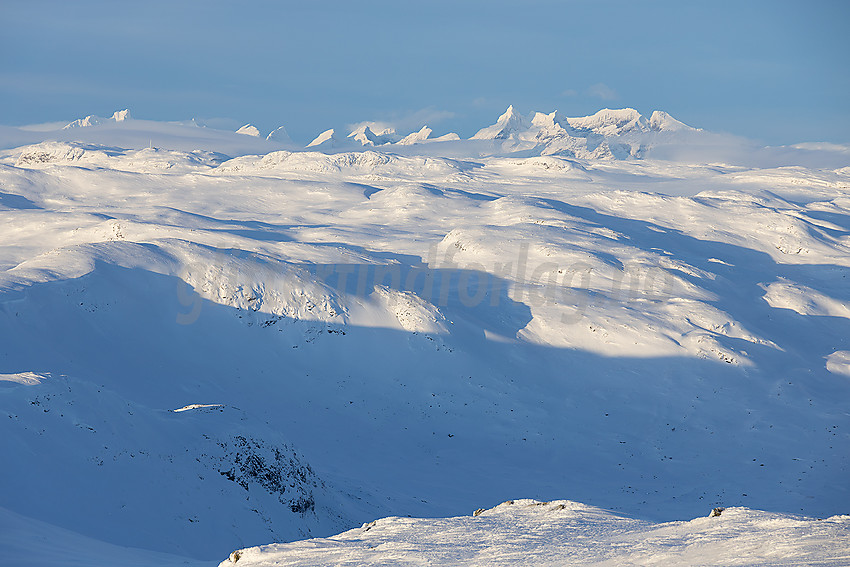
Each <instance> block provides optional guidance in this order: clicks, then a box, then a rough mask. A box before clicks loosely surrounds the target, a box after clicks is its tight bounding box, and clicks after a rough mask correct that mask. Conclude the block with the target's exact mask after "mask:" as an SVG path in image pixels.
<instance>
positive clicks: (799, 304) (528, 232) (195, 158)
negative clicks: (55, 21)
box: [0, 107, 850, 565]
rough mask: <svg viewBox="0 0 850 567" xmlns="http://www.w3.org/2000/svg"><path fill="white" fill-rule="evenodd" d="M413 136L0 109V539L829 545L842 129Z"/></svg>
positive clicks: (223, 552)
mask: <svg viewBox="0 0 850 567" xmlns="http://www.w3.org/2000/svg"><path fill="white" fill-rule="evenodd" d="M431 133H432V130H431V129H430V128H429V127H427V125H426V126H423V127H422V129H420V130H419V131H417V132H414V133H396V132H394V131H391V130H381V131H379V132H375V131H372V130H371V129H370V128H369V127H368V126H365V125H364V126H361V127H359V128H358V129H357V130H355V131H354V132H352V133H351V135H347V134H345V133H344V132H341V131H340V132H336V131H334V130H328V131H327V132H324V133H323V134H322V135H320V136H319V138H317V140H315V141H314V142H313V143H311V147H309V148H299V147H296V146H295V144H294V143H293V142H292V140H290V139H289V137H288V135H287V134H286V130H285V128H283V127H281V128H278V129H277V130H275V131H274V132H272V133H268V134H267V133H264V132H260V131H259V130H258V129H257V128H255V127H254V126H252V125H250V124H248V125H245V126H244V127H242V128H240V131H239V132H223V131H218V130H213V129H210V128H204V127H201V126H198V125H197V124H195V123H192V122H189V123H158V122H150V121H145V120H137V119H133V118H131V116H130V113H129V112H127V111H119V112H116V113H115V114H114V115H113V117H112V118H111V119H105V118H98V117H96V116H89V117H86V118H84V119H80V120H78V121H75V122H73V123H72V124H70V125H69V127H68V128H64V129H60V130H50V131H46V130H44V129H22V128H10V127H0V148H2V149H0V338H2V341H0V345H2V346H0V424H2V425H0V427H2V435H0V451H2V453H3V454H4V455H7V459H6V461H5V465H4V466H3V467H0V486H2V491H0V512H2V514H0V522H2V528H3V529H2V531H0V533H2V534H4V535H0V550H2V551H3V552H4V553H3V555H4V557H10V558H15V560H14V561H17V562H18V563H15V562H14V561H12V562H11V563H10V564H36V565H40V564H45V565H58V564H67V565H76V564H86V565H97V564H98V561H100V562H102V563H103V564H116V563H121V564H128V565H129V564H160V565H165V564H170V562H172V561H173V562H176V563H180V562H182V561H186V562H189V563H190V564H193V563H198V562H202V563H204V564H215V563H217V562H218V561H220V560H221V559H222V558H223V557H226V556H227V555H228V554H229V553H231V551H233V550H234V549H242V548H249V549H248V550H247V551H245V552H244V553H243V554H242V558H241V559H240V564H242V562H243V561H244V562H245V564H246V565H249V564H257V565H265V564H268V565H272V564H281V565H289V564H293V565H294V564H317V563H318V564H336V563H338V562H340V561H350V562H353V563H357V564H360V563H365V564H369V563H370V562H372V564H378V563H381V562H384V563H386V562H392V561H398V562H409V563H410V564H417V563H418V562H427V561H431V562H434V563H442V564H452V563H461V564H474V563H475V562H478V563H479V564H513V563H516V562H518V561H519V562H525V563H527V564H541V563H543V564H545V563H546V562H551V563H553V564H559V563H560V564H564V563H570V564H604V563H605V562H609V563H610V564H623V563H628V562H632V563H635V564H652V563H653V562H655V563H659V564H677V563H676V562H678V564H694V563H700V564H753V565H755V564H758V565H765V564H777V565H783V564H795V563H794V562H796V564H800V563H806V564H830V565H840V564H846V563H847V561H848V558H847V557H846V552H845V551H842V550H846V549H847V548H850V538H848V533H847V516H846V514H848V512H850V492H848V483H847V478H850V413H848V410H847V407H848V406H847V402H848V400H850V285H848V279H850V278H848V276H850V150H848V148H845V147H843V146H835V145H822V144H800V145H797V146H793V147H779V148H776V147H773V148H771V147H767V148H765V147H759V146H758V145H756V144H755V143H753V142H750V141H748V140H742V139H738V138H733V137H730V136H725V135H718V134H714V133H710V132H705V131H702V130H698V129H695V128H691V127H689V126H687V125H684V124H682V123H681V122H679V121H677V120H676V119H674V118H673V117H671V116H669V115H667V114H666V113H663V112H655V113H653V114H652V115H651V116H650V118H645V117H644V116H642V115H640V114H639V113H637V112H636V111H634V110H631V109H623V110H604V111H600V112H599V113H597V114H595V115H593V116H589V117H580V118H566V117H563V116H561V115H559V114H558V113H557V112H553V113H550V114H543V113H535V114H531V115H521V114H520V113H518V112H517V111H516V110H515V109H513V108H512V107H511V108H509V109H508V111H507V112H506V113H505V114H504V115H502V116H501V117H499V119H498V120H497V121H496V123H495V124H493V125H492V126H489V127H486V128H483V129H482V130H480V131H479V132H478V133H477V134H475V136H473V138H472V139H468V140H462V139H459V137H458V136H456V135H444V136H439V137H435V138H432V137H431ZM517 496H523V497H528V498H537V499H540V500H545V499H551V498H569V499H571V501H556V502H552V503H550V504H541V505H536V504H535V505H532V504H534V503H533V502H532V501H525V500H522V501H516V502H517V503H518V504H516V505H500V506H498V507H496V508H494V509H492V510H489V511H487V512H484V513H482V514H480V515H479V516H476V517H474V518H472V517H460V518H452V516H461V515H468V513H469V512H470V511H471V510H474V509H478V508H480V507H482V506H484V507H487V506H492V505H494V504H495V503H497V502H501V501H504V500H505V498H508V497H517ZM572 501H580V502H584V503H585V504H586V505H582V504H577V503H575V502H572ZM559 505H563V508H558V506H559ZM592 506H598V507H599V508H593V507H592ZM714 507H726V508H727V511H726V512H724V513H723V514H722V515H721V516H720V517H716V518H702V517H701V516H704V515H705V513H706V512H707V511H708V510H711V509H712V508H714ZM603 509H605V510H610V512H607V511H604V510H603ZM756 510H763V512H758V511H756ZM842 514H845V516H841V515H842ZM386 516H392V518H389V519H386V520H380V521H379V522H378V523H377V524H375V525H374V527H373V528H372V529H370V530H368V532H366V531H364V529H355V530H352V531H345V530H350V529H351V528H352V527H354V526H358V525H361V524H363V523H368V522H371V521H373V520H375V518H380V517H386ZM407 516H412V517H422V518H435V517H442V518H447V519H444V520H433V519H432V520H426V519H423V520H415V519H412V518H411V519H404V517H407ZM695 517H697V518H698V519H697V520H693V521H691V522H679V521H678V520H682V519H684V518H695ZM628 518H635V519H628ZM815 518H825V519H824V520H822V521H817V520H816V519H815ZM670 522H673V523H670ZM517 530H519V531H517ZM340 532H343V533H342V535H340V536H337V537H334V538H330V539H321V538H326V537H329V536H332V535H333V534H337V533H340ZM520 532H522V533H524V534H526V535H527V534H530V533H533V534H540V535H535V536H534V538H531V539H529V538H527V537H525V536H521V535H518V534H519V533H520ZM5 534H16V535H5ZM45 534H47V536H49V538H50V540H51V541H52V542H54V543H53V544H52V545H54V546H55V554H54V553H53V552H51V553H50V554H41V555H37V554H35V552H34V551H32V548H33V547H34V546H38V545H42V544H40V543H38V542H40V541H43V540H44V539H45V537H47V536H46V535H45ZM310 538H319V539H310ZM296 540H305V541H303V542H301V543H291V544H283V545H279V546H266V547H262V548H255V547H253V546H258V545H265V544H269V543H271V542H293V541H296ZM63 542H67V545H66V544H65V543H63ZM63 546H64V547H63ZM370 546H372V547H371V548H370ZM376 546H377V547H376ZM51 549H54V548H51ZM63 549H64V551H63ZM86 550H87V551H86ZM91 550H100V551H98V552H97V553H93V552H91ZM163 554H165V555H163ZM842 554H844V555H842ZM122 557H123V559H121V558H122ZM2 561H3V560H2V559H0V564H2ZM10 561H11V560H10ZM28 561H29V562H30V563H27V562H28ZM63 562H64V563H63ZM133 562H135V563H133ZM251 562H254V563H251ZM276 562H277V563H276ZM299 562H300V563H299ZM736 562H737V563H736Z"/></svg>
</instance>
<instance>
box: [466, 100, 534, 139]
mask: <svg viewBox="0 0 850 567" xmlns="http://www.w3.org/2000/svg"><path fill="white" fill-rule="evenodd" d="M530 125H531V124H530V121H529V120H528V119H526V118H525V117H524V116H522V115H521V114H519V113H518V112H517V111H516V110H515V109H514V106H513V105H510V106H508V109H507V110H506V111H505V112H504V114H502V115H501V116H499V119H498V120H496V123H495V124H493V125H491V126H487V127H486V128H482V129H481V130H479V131H478V132H477V133H476V134H475V135H474V136H472V138H471V139H472V140H506V139H508V138H511V137H512V135H515V134H516V133H518V132H521V131H523V130H527V129H528V128H529V126H530Z"/></svg>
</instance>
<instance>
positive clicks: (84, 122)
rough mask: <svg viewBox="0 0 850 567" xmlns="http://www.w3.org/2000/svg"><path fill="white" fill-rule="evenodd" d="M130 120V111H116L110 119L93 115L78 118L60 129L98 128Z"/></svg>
mask: <svg viewBox="0 0 850 567" xmlns="http://www.w3.org/2000/svg"><path fill="white" fill-rule="evenodd" d="M130 119H132V116H130V110H129V109H127V108H125V109H124V110H116V111H115V112H114V113H112V116H111V117H110V118H103V117H101V116H95V115H94V114H90V115H88V116H86V117H85V118H78V119H77V120H74V121H73V122H71V123H69V124H67V125H66V126H64V127H63V128H62V129H63V130H67V129H69V128H88V127H89V126H99V125H101V124H104V123H106V122H124V121H125V120H130Z"/></svg>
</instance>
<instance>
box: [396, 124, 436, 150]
mask: <svg viewBox="0 0 850 567" xmlns="http://www.w3.org/2000/svg"><path fill="white" fill-rule="evenodd" d="M432 131H433V130H431V129H430V128H428V126H423V127H422V128H421V129H420V130H419V131H418V132H412V133H410V134H408V135H407V136H405V137H404V138H402V139H401V140H399V141H398V142H397V143H398V144H399V145H401V146H412V145H413V144H421V143H422V142H424V141H426V140H427V139H428V138H429V137H430V136H431V132H432Z"/></svg>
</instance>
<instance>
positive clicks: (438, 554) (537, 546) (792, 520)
mask: <svg viewBox="0 0 850 567" xmlns="http://www.w3.org/2000/svg"><path fill="white" fill-rule="evenodd" d="M848 540H850V516H833V517H831V518H826V519H824V520H822V521H818V520H814V519H811V518H802V517H795V516H788V515H782V514H773V513H767V512H758V511H754V510H748V509H746V508H727V509H725V510H723V511H722V513H721V514H720V515H719V516H713V517H703V518H696V519H694V520H691V521H689V522H668V523H663V524H653V523H651V522H645V521H640V520H635V519H632V518H626V517H622V516H618V515H616V514H612V513H611V512H609V511H606V510H601V509H599V508H594V507H592V506H586V505H583V504H579V503H577V502H570V501H568V500H561V501H554V502H539V501H535V500H508V501H507V502H504V503H503V504H500V505H499V506H496V507H495V508H492V509H490V510H483V509H479V510H476V512H475V514H474V516H466V517H459V518H439V519H412V518H398V517H393V518H383V519H381V520H377V521H374V522H369V523H366V524H364V525H363V526H362V527H360V528H355V529H352V530H349V531H347V532H345V533H342V534H339V535H338V536H334V537H331V538H315V539H310V540H307V541H299V542H294V543H288V544H277V545H268V546H262V547H254V548H250V549H241V550H237V551H234V552H233V553H231V555H230V557H229V558H228V559H227V560H226V561H223V562H222V563H221V564H220V567H230V566H231V565H234V564H238V565H241V566H244V567H271V566H275V567H283V566H291V567H294V566H297V565H304V566H310V567H316V566H318V565H328V566H331V565H411V566H412V565H468V566H481V567H496V566H502V565H504V566H513V565H530V566H531V565H533V566H535V567H537V566H541V565H548V566H556V565H584V566H590V565H593V566H616V565H664V566H665V567H675V566H682V567H691V566H693V565H760V566H764V565H771V566H779V565H842V564H846V561H847V560H848V559H850V555H848V553H847V547H846V543H847V541H848Z"/></svg>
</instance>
